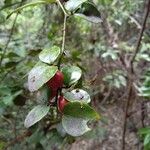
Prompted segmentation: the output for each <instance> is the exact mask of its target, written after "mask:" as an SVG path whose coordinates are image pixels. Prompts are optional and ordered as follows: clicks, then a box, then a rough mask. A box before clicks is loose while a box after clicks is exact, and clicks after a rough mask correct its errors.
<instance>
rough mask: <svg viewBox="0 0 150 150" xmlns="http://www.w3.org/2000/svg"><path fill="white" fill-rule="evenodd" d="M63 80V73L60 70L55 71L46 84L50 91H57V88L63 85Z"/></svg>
mask: <svg viewBox="0 0 150 150" xmlns="http://www.w3.org/2000/svg"><path fill="white" fill-rule="evenodd" d="M63 82H64V75H63V74H62V72H60V71H57V72H56V74H55V75H54V76H53V77H52V78H51V79H50V80H49V81H48V82H47V85H48V87H49V88H51V89H52V91H57V90H58V88H61V87H62V86H63Z"/></svg>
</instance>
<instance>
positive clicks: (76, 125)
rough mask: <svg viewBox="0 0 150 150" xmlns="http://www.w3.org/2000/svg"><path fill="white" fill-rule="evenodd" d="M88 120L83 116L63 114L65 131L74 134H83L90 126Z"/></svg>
mask: <svg viewBox="0 0 150 150" xmlns="http://www.w3.org/2000/svg"><path fill="white" fill-rule="evenodd" d="M87 122H88V120H84V119H82V118H74V117H71V116H63V118H62V125H63V128H64V129H65V131H66V132H67V133H68V134H70V135H72V136H81V135H83V134H84V133H86V132H87V131H89V130H90V128H89V127H88V126H87Z"/></svg>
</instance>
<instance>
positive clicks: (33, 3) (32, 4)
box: [7, 0, 56, 19]
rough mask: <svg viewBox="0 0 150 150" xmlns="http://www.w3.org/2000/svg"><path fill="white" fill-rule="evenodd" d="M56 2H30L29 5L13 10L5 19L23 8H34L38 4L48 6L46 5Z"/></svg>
mask: <svg viewBox="0 0 150 150" xmlns="http://www.w3.org/2000/svg"><path fill="white" fill-rule="evenodd" d="M55 1H56V0H41V1H36V2H31V3H28V4H25V5H23V6H21V7H18V8H17V9H15V10H14V11H12V12H11V13H10V14H9V15H8V16H7V19H8V18H9V17H10V16H11V15H12V14H13V13H16V12H18V11H21V10H22V9H24V8H27V7H31V6H36V5H39V4H48V3H54V2H55Z"/></svg>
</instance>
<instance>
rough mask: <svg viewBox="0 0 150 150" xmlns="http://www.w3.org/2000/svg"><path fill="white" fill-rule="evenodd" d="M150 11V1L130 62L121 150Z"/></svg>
mask: <svg viewBox="0 0 150 150" xmlns="http://www.w3.org/2000/svg"><path fill="white" fill-rule="evenodd" d="M149 11H150V0H149V1H148V5H147V9H146V12H145V15H144V20H143V23H142V28H141V30H140V34H139V37H138V40H137V45H136V47H135V52H134V54H133V57H132V58H131V61H130V70H129V72H128V86H127V88H128V98H127V101H126V105H125V112H124V118H123V129H122V130H123V132H122V143H121V144H122V145H121V149H122V150H125V134H126V126H127V116H128V110H129V104H130V102H131V101H132V92H133V79H132V77H133V75H134V61H135V58H136V56H137V54H138V52H139V50H140V45H141V40H142V36H143V33H144V30H145V26H146V21H147V18H148V14H149Z"/></svg>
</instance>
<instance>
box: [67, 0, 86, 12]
mask: <svg viewBox="0 0 150 150" xmlns="http://www.w3.org/2000/svg"><path fill="white" fill-rule="evenodd" d="M85 1H87V0H69V1H67V2H66V3H65V8H66V9H67V10H69V11H73V10H75V9H77V8H78V7H79V6H80V5H81V4H82V3H83V2H85Z"/></svg>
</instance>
